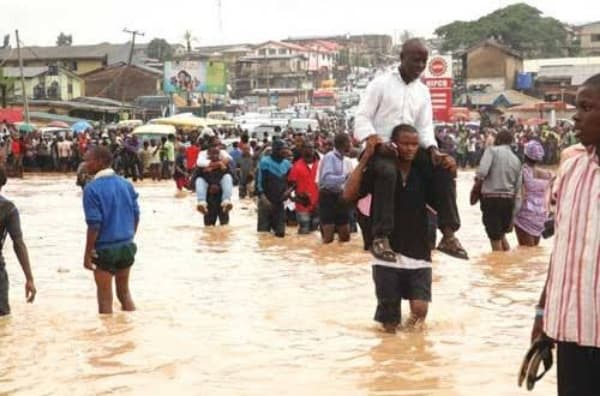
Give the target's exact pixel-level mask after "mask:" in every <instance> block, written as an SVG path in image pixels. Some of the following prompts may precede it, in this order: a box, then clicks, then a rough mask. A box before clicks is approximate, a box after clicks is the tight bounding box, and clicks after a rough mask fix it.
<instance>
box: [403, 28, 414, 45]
mask: <svg viewBox="0 0 600 396" xmlns="http://www.w3.org/2000/svg"><path fill="white" fill-rule="evenodd" d="M412 37H413V35H412V33H411V32H410V31H409V30H403V31H402V33H400V43H405V42H407V41H408V40H410V39H411V38H412Z"/></svg>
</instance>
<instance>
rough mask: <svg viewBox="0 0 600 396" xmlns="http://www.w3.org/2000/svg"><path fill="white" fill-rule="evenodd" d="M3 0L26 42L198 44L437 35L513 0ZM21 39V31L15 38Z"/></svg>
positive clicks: (593, 11)
mask: <svg viewBox="0 0 600 396" xmlns="http://www.w3.org/2000/svg"><path fill="white" fill-rule="evenodd" d="M218 3H219V0H178V1H161V2H158V1H151V0H103V1H89V0H79V1H72V0H50V1H48V0H20V1H17V0H0V13H1V14H2V23H1V24H0V34H1V35H2V36H3V35H4V34H9V33H10V34H11V35H12V34H14V30H15V29H17V28H18V29H19V31H20V35H21V41H23V42H24V43H25V45H54V43H55V42H56V37H57V36H58V34H59V33H60V32H61V31H63V32H65V33H67V34H72V35H73V44H95V43H99V42H103V41H108V42H112V43H120V42H126V41H128V40H129V39H130V36H129V35H127V34H125V33H123V28H125V27H127V28H129V29H135V30H140V31H142V32H145V34H146V35H145V37H142V38H139V39H138V40H140V41H141V42H148V41H150V40H151V39H152V38H155V37H161V38H165V39H167V41H169V42H171V43H178V42H181V43H183V41H184V40H183V34H184V32H185V30H186V29H189V30H191V31H192V33H193V35H194V36H195V37H196V38H197V41H196V42H195V43H194V46H202V45H218V44H231V43H240V42H248V43H256V42H261V41H265V40H267V39H283V38H287V37H289V36H312V35H329V34H346V33H351V34H357V33H385V34H389V35H391V36H393V37H395V36H398V35H399V34H400V32H402V31H403V30H405V29H406V30H409V31H410V32H412V33H413V34H415V35H419V36H426V37H429V36H431V35H432V34H433V31H434V30H435V28H436V27H438V26H441V25H443V24H446V23H449V22H452V21H455V20H472V19H476V18H479V17H480V16H483V15H485V14H487V13H489V12H491V11H493V10H495V9H497V8H500V7H503V6H506V5H509V4H514V3H518V1H509V0H479V1H477V0H454V1H447V0H446V1H440V0H430V1H424V0H417V1H412V2H408V1H402V0H362V1H361V0H345V1H342V0H221V4H222V6H221V8H222V11H221V16H222V30H221V29H220V28H219V17H218V16H219V12H218V6H217V4H218ZM527 3H528V4H530V5H532V6H534V7H537V8H538V9H540V10H541V11H542V12H543V13H544V14H545V15H547V16H552V17H555V18H558V19H560V20H562V21H565V22H569V23H586V22H591V21H594V20H600V7H598V6H594V5H593V4H594V2H593V1H592V2H590V1H589V0H569V1H565V0H528V1H527ZM11 43H12V44H13V45H14V43H15V42H14V39H11Z"/></svg>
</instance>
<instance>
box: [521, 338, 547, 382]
mask: <svg viewBox="0 0 600 396" xmlns="http://www.w3.org/2000/svg"><path fill="white" fill-rule="evenodd" d="M553 346H554V342H553V341H552V340H551V339H550V338H548V337H547V336H545V335H542V336H540V337H539V338H538V339H536V340H535V341H534V342H533V344H531V347H530V348H529V350H528V351H527V354H526V355H525V358H524V359H523V363H522V364H521V369H520V370H519V381H518V383H519V386H522V385H523V383H525V384H526V387H527V390H532V389H533V387H534V385H535V383H536V382H537V381H539V380H541V379H542V377H543V376H544V374H546V373H547V372H548V370H550V368H551V367H552V363H553V359H552V348H553ZM542 362H543V363H544V371H543V372H542V373H541V374H540V375H538V370H539V367H540V364H541V363H542Z"/></svg>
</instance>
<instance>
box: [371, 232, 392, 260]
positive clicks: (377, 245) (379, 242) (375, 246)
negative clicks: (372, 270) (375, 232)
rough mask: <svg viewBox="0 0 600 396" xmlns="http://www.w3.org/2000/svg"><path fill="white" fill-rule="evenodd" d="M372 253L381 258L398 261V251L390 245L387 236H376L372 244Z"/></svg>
mask: <svg viewBox="0 0 600 396" xmlns="http://www.w3.org/2000/svg"><path fill="white" fill-rule="evenodd" d="M371 253H373V256H375V258H377V259H379V260H383V261H387V262H389V263H395V262H396V253H394V251H393V250H392V248H391V247H390V242H389V240H388V239H387V238H375V239H373V243H372V244H371Z"/></svg>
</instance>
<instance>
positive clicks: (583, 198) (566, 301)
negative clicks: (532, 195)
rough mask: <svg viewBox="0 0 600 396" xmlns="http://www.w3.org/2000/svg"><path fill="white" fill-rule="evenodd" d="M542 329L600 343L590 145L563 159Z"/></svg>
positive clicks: (597, 230)
mask: <svg viewBox="0 0 600 396" xmlns="http://www.w3.org/2000/svg"><path fill="white" fill-rule="evenodd" d="M554 188H555V189H556V190H555V196H556V198H557V203H556V235H555V239H554V249H553V251H552V258H551V261H550V269H549V271H550V272H549V276H548V284H547V287H546V306H545V313H544V331H545V332H546V334H548V336H550V337H551V338H553V339H555V340H557V341H563V342H574V343H577V344H579V345H581V346H591V347H600V164H599V161H598V156H597V155H596V152H595V149H593V148H591V149H589V150H587V151H585V152H582V153H580V154H578V155H576V156H574V157H573V158H570V159H568V160H567V161H566V162H565V163H564V164H562V165H561V167H560V169H559V171H558V176H557V180H556V182H555V183H554Z"/></svg>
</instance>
